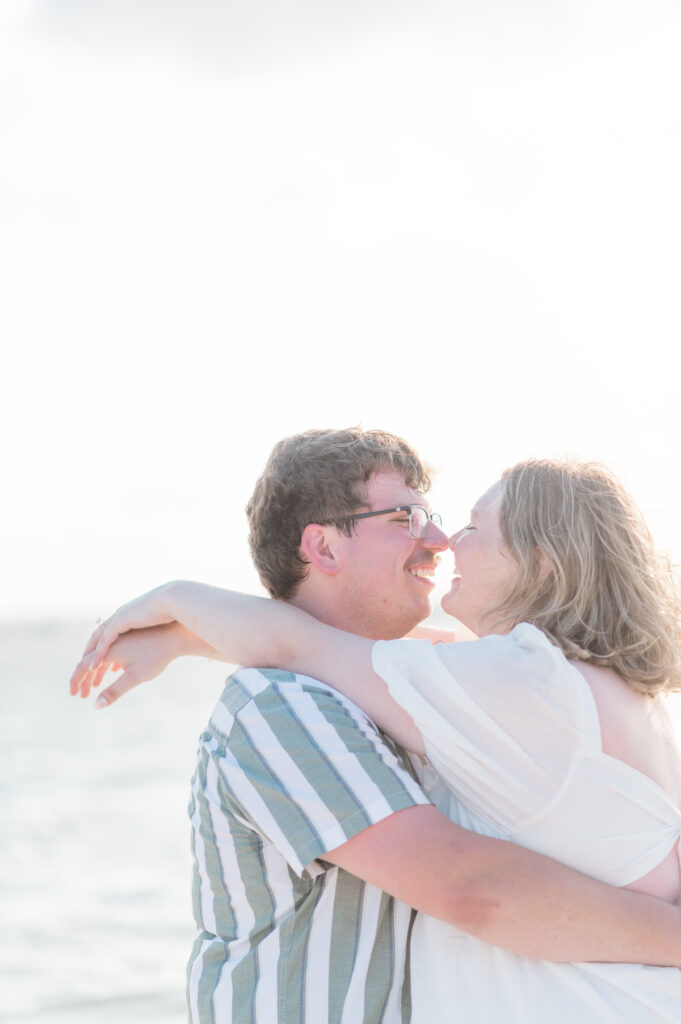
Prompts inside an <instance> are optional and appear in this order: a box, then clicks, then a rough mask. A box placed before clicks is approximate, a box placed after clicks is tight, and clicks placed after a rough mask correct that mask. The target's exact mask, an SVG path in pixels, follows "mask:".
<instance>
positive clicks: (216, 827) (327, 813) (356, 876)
mask: <svg viewBox="0 0 681 1024" xmlns="http://www.w3.org/2000/svg"><path fill="white" fill-rule="evenodd" d="M429 486H430V480H429V475H428V471H427V469H426V468H425V467H424V466H423V464H422V463H421V462H420V460H419V459H418V457H417V455H416V453H415V452H414V451H413V450H412V449H411V448H410V447H409V446H408V445H407V444H406V443H405V442H404V441H402V440H401V439H399V438H396V437H394V436H392V435H389V434H384V433H380V432H369V433H365V432H363V431H360V430H347V431H310V432H308V433H306V434H303V435H299V436H297V437H294V438H289V439H287V440H285V441H282V442H281V443H280V444H279V445H277V446H276V448H275V450H274V452H273V453H272V456H271V457H270V460H269V462H268V464H267V466H266V468H265V471H264V473H263V476H262V477H261V478H260V480H259V481H258V483H257V485H256V489H255V492H254V494H253V497H252V499H251V501H250V502H249V505H248V509H247V513H248V518H249V523H250V528H251V532H250V543H251V550H252V553H253V557H254V560H255V563H256V566H257V568H258V571H259V573H260V576H261V579H262V580H263V582H264V584H265V585H266V587H267V588H268V590H269V592H270V594H271V595H272V597H275V598H278V599H280V600H285V601H289V602H291V603H292V604H295V605H298V606H299V607H301V608H303V609H304V610H306V611H308V612H309V613H311V614H313V615H315V616H316V617H317V618H319V619H321V620H322V621H324V622H327V623H328V624H330V625H334V626H337V627H339V628H342V629H346V630H348V631H351V632H355V633H358V634H362V635H364V636H368V637H372V638H375V639H380V638H383V639H389V638H392V637H396V636H402V635H404V634H405V633H407V632H409V631H410V630H411V629H413V627H414V626H415V625H416V624H417V623H418V622H419V621H421V620H422V619H423V618H424V617H425V616H426V615H427V614H428V611H429V608H430V601H429V595H430V591H431V589H432V580H431V576H432V573H433V569H434V567H435V564H436V561H437V557H438V555H439V553H440V552H441V551H443V550H445V549H446V547H447V538H446V536H445V534H444V533H443V532H442V530H441V529H440V528H439V523H438V517H436V516H434V515H432V514H431V513H430V511H429V509H428V507H427V503H426V498H425V494H426V493H427V491H428V489H429ZM144 634H145V635H144V636H140V637H135V636H134V634H133V635H130V634H128V636H127V637H122V638H121V639H120V640H119V641H117V644H116V645H114V648H112V651H111V653H110V658H111V660H114V661H117V662H119V663H121V664H122V665H124V666H125V665H126V664H132V668H130V669H128V671H127V672H126V673H124V675H123V676H122V677H121V678H120V680H119V681H118V682H117V683H114V684H113V686H112V687H110V688H109V691H105V693H107V694H108V699H109V700H111V699H115V698H116V697H117V696H120V695H121V694H122V693H123V692H125V691H126V690H127V689H129V688H130V687H131V686H133V685H135V684H136V683H137V682H140V681H142V679H143V678H150V677H151V676H152V675H155V674H157V672H158V670H159V665H160V664H161V663H165V662H167V660H169V658H170V657H172V656H176V655H177V654H179V653H210V649H209V648H207V647H206V645H205V644H204V643H203V642H202V641H199V640H198V639H197V638H196V637H195V636H193V635H192V634H191V633H188V632H187V631H186V630H185V629H183V628H182V627H179V626H177V625H171V626H165V627H157V630H156V631H155V630H150V631H149V630H145V631H144ZM126 644H127V645H128V646H127V647H126ZM135 645H137V649H134V648H135ZM145 645H146V647H145ZM149 650H152V655H151V656H150V655H149V654H148V651H149ZM159 651H161V652H162V653H158V652H159ZM140 652H142V653H140ZM145 658H146V659H147V660H146V661H145ZM154 659H156V661H154ZM426 772H427V769H426ZM190 815H191V820H192V832H193V849H194V858H195V869H194V910H195V917H196V921H197V927H198V936H197V939H196V942H195V945H194V950H193V953H192V957H191V961H190V965H189V982H188V995H189V1006H190V1015H191V1019H192V1020H193V1021H195V1022H200V1024H205V1022H208V1021H211V1022H216V1024H220V1022H225V1024H227V1022H230V1021H232V1022H234V1024H241V1022H245V1021H249V1022H250V1021H253V1022H256V1024H274V1022H277V1024H289V1022H293V1021H296V1022H302V1024H325V1022H327V1021H329V1022H330V1021H334V1022H336V1021H347V1022H350V1024H359V1022H364V1024H378V1022H385V1024H398V1022H400V1021H402V1022H405V1021H408V1019H409V975H408V942H409V930H410V925H411V921H412V916H413V915H412V911H411V910H410V907H415V908H416V909H417V910H421V911H424V912H426V913H430V914H433V915H435V916H438V917H441V918H443V919H444V920H448V921H451V923H453V924H455V925H457V926H458V927H460V928H463V929H464V930H467V931H470V932H471V933H473V934H476V935H478V936H479V937H481V938H484V939H485V940H487V941H491V942H494V943H497V944H499V945H503V946H506V947H507V948H509V949H512V950H515V951H516V952H519V953H522V954H524V955H528V956H535V957H541V958H544V959H556V960H597V959H603V960H623V961H634V962H637V961H651V962H659V963H677V962H678V958H679V957H680V956H681V953H680V951H679V946H680V945H681V940H680V939H679V917H678V912H677V911H676V910H675V909H674V908H671V907H667V906H663V905H661V904H659V903H658V902H657V901H652V900H647V899H646V898H645V897H641V896H639V895H637V894H633V893H625V892H619V891H616V890H614V889H609V888H608V887H607V886H603V885H600V884H599V883H596V882H594V881H592V880H591V879H587V878H584V877H582V876H580V875H577V874H576V873H574V872H571V871H569V870H568V869H567V868H564V867H563V866H562V865H558V864H556V863H554V862H552V861H549V860H546V859H545V858H542V857H538V856H537V855H534V854H532V853H530V852H529V851H526V850H521V849H520V848H518V847H515V846H513V845H512V844H510V843H503V842H498V841H495V840H490V839H487V838H485V837H482V836H476V835H473V834H472V833H468V832H465V831H463V830H462V829H460V828H458V827H457V826H455V825H454V824H453V823H452V822H450V821H448V820H447V819H446V818H444V817H443V816H442V815H440V814H439V812H438V811H436V810H435V808H434V807H432V805H429V803H428V801H427V797H426V796H425V794H424V792H423V790H422V789H421V788H420V787H419V786H418V785H417V783H416V782H415V780H414V778H413V776H412V774H411V769H410V765H409V763H408V762H407V760H406V758H405V757H404V756H403V755H402V754H401V752H400V751H398V750H397V749H396V748H395V747H394V745H393V744H392V743H391V742H390V741H389V740H388V739H387V738H386V737H385V736H382V735H380V734H379V733H378V731H377V730H376V729H375V727H374V726H373V725H372V723H371V722H370V721H369V720H368V719H367V718H366V716H365V715H363V714H362V712H360V711H359V710H358V709H357V708H356V707H354V705H352V704H350V702H348V701H346V700H345V699H344V698H342V697H340V696H339V695H338V694H337V693H335V692H334V691H332V690H330V689H328V688H327V687H325V686H324V685H323V684H320V683H317V682H316V681H314V680H309V679H306V678H304V677H295V676H293V675H292V674H291V673H286V672H281V671H278V670H268V669H263V670H241V671H239V672H237V673H236V674H235V675H234V676H233V677H232V678H231V680H229V681H228V683H227V686H226V689H225V691H224V693H223V696H222V698H221V700H220V701H219V703H218V705H217V707H216V709H215V711H214V712H213V715H212V717H211V720H210V723H209V725H208V728H207V730H206V732H205V733H204V734H203V736H202V737H201V744H200V749H199V759H198V766H197V772H196V775H195V778H194V784H193V792H192V801H191V804H190ZM388 893H390V894H391V895H388ZM395 897H397V898H395ZM455 967H456V965H455V964H453V965H452V969H455Z"/></svg>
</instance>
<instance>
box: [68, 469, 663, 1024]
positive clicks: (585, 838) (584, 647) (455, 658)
mask: <svg viewBox="0 0 681 1024" xmlns="http://www.w3.org/2000/svg"><path fill="white" fill-rule="evenodd" d="M451 547H452V549H453V551H454V554H455V559H456V566H457V572H456V575H455V578H454V581H453V583H452V588H451V590H450V591H449V593H448V594H447V595H446V596H445V597H444V598H443V601H442V605H443V608H444V609H445V611H447V612H449V613H450V614H452V615H454V616H455V617H456V618H457V619H459V620H460V621H462V622H463V623H464V625H466V626H467V627H469V628H470V629H471V630H472V631H473V632H475V633H476V634H477V635H478V637H480V639H479V640H478V641H474V642H471V643H465V644H446V645H445V644H438V645H435V646H433V645H431V644H430V643H428V642H427V641H425V640H423V641H422V640H406V641H389V642H386V641H380V642H378V643H376V644H373V643H372V642H371V641H368V640H364V639H362V638H359V637H354V636H351V635H349V634H346V633H342V632H340V631H337V630H334V629H331V628H330V627H328V626H324V625H322V624H320V623H318V622H316V621H315V620H313V619H311V618H309V617H308V616H306V615H305V614H304V613H302V612H300V611H299V610H298V609H296V608H293V607H291V606H288V605H284V604H282V603H280V602H272V601H266V600H264V601H261V600H259V599H257V598H248V597H244V596H242V595H235V594H231V593H229V592H223V591H214V590H212V589H211V588H201V587H200V586H199V585H196V584H175V585H171V586H170V587H169V588H161V589H160V590H159V591H156V592H152V593H151V594H150V595H147V596H146V597H144V598H141V599H138V601H136V602H132V603H131V604H130V605H127V606H125V607H124V608H123V609H121V610H120V611H119V612H117V613H116V615H114V616H113V617H112V619H111V620H110V621H109V622H108V623H107V624H105V625H104V626H103V627H102V628H101V629H100V630H98V631H97V633H96V634H95V636H94V638H93V640H94V642H96V643H97V647H96V649H95V650H94V652H93V654H92V655H90V656H89V660H87V661H86V662H85V664H84V671H85V675H84V677H83V678H84V679H85V681H86V683H85V685H86V686H87V685H89V683H90V682H95V683H97V682H99V681H100V679H101V675H102V673H103V671H104V670H105V668H106V666H107V664H108V663H107V661H106V651H107V650H108V647H109V645H110V644H111V643H112V641H113V640H115V637H116V636H117V635H118V634H119V633H121V632H124V631H125V630H127V629H130V628H136V627H140V626H148V625H154V624H157V623H160V622H168V621H171V620H173V619H177V620H178V621H180V622H181V623H183V624H184V625H185V626H187V627H188V628H189V629H191V630H192V631H193V632H194V633H196V634H198V635H199V636H202V637H203V639H204V640H206V641H208V642H209V643H210V644H211V645H212V646H213V647H214V648H215V649H216V650H217V651H218V652H219V653H220V654H221V655H224V656H226V657H228V658H229V659H230V660H234V661H238V662H240V663H241V664H244V665H277V666H280V667H284V668H289V669H293V670H295V671H299V672H303V673H307V674H310V675H312V676H316V677H318V678H321V679H323V680H324V681H325V682H327V683H330V684H331V685H333V686H335V687H337V688H338V689H339V690H341V691H342V692H344V693H345V694H346V695H347V696H349V697H350V698H352V699H353V700H354V701H355V702H356V703H357V704H359V705H360V706H361V707H362V708H363V709H364V710H365V711H366V712H367V713H368V714H369V715H370V716H371V717H372V718H373V719H374V721H375V722H376V723H377V724H378V725H379V726H381V727H382V728H383V729H384V730H385V731H386V732H388V733H389V734H391V735H393V737H394V738H395V739H397V740H398V741H399V742H400V743H402V745H404V746H406V747H407V748H408V749H409V750H412V751H414V752H416V753H420V754H425V755H427V756H428V758H429V759H430V761H431V762H432V764H433V765H434V767H435V769H436V770H437V772H438V774H439V776H440V778H441V779H442V780H443V781H444V783H445V784H446V787H447V789H448V790H449V793H448V794H445V795H444V796H443V797H442V801H441V803H440V809H441V810H443V811H444V812H445V813H447V814H448V815H449V816H450V817H451V818H453V819H454V820H455V821H457V822H458V823H459V824H461V825H463V826H464V827H466V828H469V829H473V830H474V831H477V832H479V833H483V834H487V835H491V836H496V837H501V838H506V839H510V840H512V841H513V842H515V843H520V844H521V845H525V846H528V847H531V848H533V849H535V850H537V851H538V852H541V853H545V854H548V855H549V856H552V857H554V858H556V859H559V860H562V861H564V862H565V863H567V864H569V865H571V866H572V867H575V868H577V869H579V870H581V871H583V872H586V873H589V874H591V875H593V876H595V877H597V878H600V879H602V880H604V881H608V882H611V883H612V884H615V885H621V886H630V887H632V888H635V889H638V890H640V891H643V892H646V893H649V894H653V895H656V896H658V897H659V898H660V899H664V900H667V901H670V902H675V901H678V900H679V899H680V898H681V862H680V856H679V837H680V836H681V810H680V809H679V807H680V806H681V757H680V755H679V752H678V749H677V748H676V745H675V741H674V736H673V730H672V726H671V722H670V720H669V716H668V713H667V710H666V707H665V705H664V702H663V700H662V694H663V693H664V692H666V691H668V690H671V689H679V688H681V606H680V603H679V597H678V592H677V590H676V588H675V585H674V583H673V580H672V577H671V575H670V573H669V571H668V570H667V569H665V568H664V566H663V565H662V564H661V563H660V562H659V561H658V560H657V558H656V556H655V553H654V551H653V547H652V543H651V541H650V537H649V534H648V531H647V530H646V527H645V525H644V523H643V521H642V519H641V517H640V515H639V513H638V512H637V510H636V508H635V506H634V505H633V503H632V501H631V499H630V498H629V497H628V496H627V495H626V493H625V492H624V491H623V489H622V488H621V486H620V485H619V484H618V483H617V482H616V481H615V480H614V479H613V477H612V476H611V474H610V473H609V472H608V471H606V470H605V469H603V468H602V467H598V466H593V465H583V464H576V463H569V464H568V463H566V464H562V463H553V462H530V463H523V464H520V465H518V466H515V467H514V468H513V469H511V470H508V471H507V472H506V473H505V474H504V475H503V477H502V480H501V482H500V483H499V484H496V485H495V486H494V487H492V488H491V489H490V490H489V491H488V492H487V493H486V494H485V495H483V497H482V498H481V499H480V501H479V502H478V503H477V505H476V506H475V508H474V509H473V513H472V517H471V522H470V524H469V525H468V526H467V527H465V528H464V529H463V530H461V531H459V533H457V534H455V535H454V537H453V538H452V540H451ZM372 666H373V667H372ZM454 957H456V965H457V970H456V971H455V972H454V971H453V970H452V969H451V966H452V963H453V958H454ZM426 965H427V971H426V970H425V966H426ZM412 977H413V985H414V1013H413V1018H412V1019H413V1021H414V1022H415V1024H424V1022H426V1021H429V1022H430V1024H433V1022H437V1021H445V1020H449V1019H450V1008H451V1015H452V1016H456V1018H457V1019H460V1020H464V1021H468V1020H481V1021H487V1020H496V1019H503V1020H504V1021H514V1022H515V1021H518V1022H520V1021H533V1020H536V1021H542V1022H543V1021H545V1020H550V1021H552V1022H553V1021H566V1022H567V1021H573V1020H574V1019H575V1018H576V1017H577V1016H579V1017H580V1018H581V1020H582V1022H584V1021H593V1022H596V1021H608V1020H612V1021H624V1020H626V1021H627V1022H653V1021H657V1022H659V1021H669V1022H671V1021H678V1020H679V1019H680V1017H681V972H680V971H678V970H677V969H674V968H649V967H642V966H640V965H631V964H549V963H544V962H538V961H533V960H526V959H524V958H522V957H518V956H515V955H513V954H510V953H507V952H505V951H504V950H500V949H497V948H495V947H492V946H489V945H487V944H485V943H483V942H480V941H479V940H477V939H474V938H471V937H470V936H468V935H465V934H463V933H461V932H459V931H458V930H457V929H455V928H452V927H450V926H448V925H446V924H444V923H442V922H439V921H435V920H432V919H429V918H426V917H422V918H420V919H419V921H418V922H417V925H416V928H415V930H414V934H413V949H412ZM426 977H427V981H428V983H427V985H426V984H425V981H426Z"/></svg>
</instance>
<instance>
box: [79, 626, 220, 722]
mask: <svg viewBox="0 0 681 1024" xmlns="http://www.w3.org/2000/svg"><path fill="white" fill-rule="evenodd" d="M126 607H127V606H126ZM101 629H102V627H100V630H101ZM98 632H99V631H98V630H96V631H95V633H94V634H93V637H94V636H96V635H97V633H98ZM92 651H93V647H92V637H91V638H90V641H89V642H88V645H87V646H86V648H85V653H84V654H83V657H82V659H81V660H80V662H79V663H78V665H77V666H76V668H75V671H74V673H73V675H72V676H71V695H72V696H76V694H78V693H80V695H81V697H88V696H89V695H90V692H91V690H92V689H93V688H95V687H97V686H99V685H100V683H101V682H102V680H103V679H104V677H105V676H106V674H107V672H109V671H112V672H118V671H120V670H121V669H122V670H123V671H122V674H121V675H120V676H118V678H117V679H115V680H114V682H113V683H111V685H110V686H108V687H107V688H106V689H105V690H103V691H102V693H101V694H100V696H99V698H98V700H97V702H96V704H95V707H96V708H102V707H107V706H108V705H109V704H113V703H114V702H115V701H117V700H118V698H119V697H122V696H123V695H124V694H125V693H128V691H129V690H132V689H133V688H134V687H135V686H139V684H140V683H145V682H147V681H148V680H149V679H155V678H156V676H158V675H160V674H161V672H163V671H164V669H165V668H167V666H168V665H169V664H170V662H171V661H174V659H175V658H179V657H182V656H183V655H188V654H194V655H196V654H199V655H205V656H207V657H213V656H214V654H215V652H214V651H213V649H212V648H211V647H209V645H208V644H205V643H204V642H203V641H202V640H200V639H199V638H198V637H196V636H194V634H193V633H190V632H189V630H187V629H185V628H184V626H181V625H180V624H179V623H177V622H173V623H170V624H168V625H160V626H152V627H150V628H146V629H129V628H128V629H127V630H126V632H124V633H122V635H121V636H119V637H118V638H117V639H116V640H114V642H113V643H112V644H111V646H108V645H107V648H106V653H105V654H104V655H103V657H101V658H98V659H97V661H96V662H93V658H92Z"/></svg>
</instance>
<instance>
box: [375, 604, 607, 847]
mask: <svg viewBox="0 0 681 1024" xmlns="http://www.w3.org/2000/svg"><path fill="white" fill-rule="evenodd" d="M373 665H374V669H375V671H376V672H377V673H378V675H380V676H381V677H382V678H383V679H384V680H385V682H386V684H387V686H388V688H389V690H390V693H391V695H392V696H393V697H394V698H395V700H396V701H397V702H398V703H399V704H401V705H402V707H404V708H405V710H406V711H408V712H409V714H410V715H411V717H412V718H413V720H414V722H415V724H416V726H417V728H418V729H419V730H420V732H421V734H422V736H423V740H424V745H425V749H426V753H427V754H428V757H429V759H430V761H431V762H432V764H433V766H434V767H435V769H436V770H437V772H438V774H439V775H440V776H441V778H442V779H443V780H444V782H445V783H446V784H447V786H448V787H449V788H450V789H451V790H452V792H453V793H454V794H455V795H456V796H457V798H458V799H459V800H460V801H461V802H462V803H463V804H464V805H466V806H467V807H468V808H469V809H471V810H473V811H474V812H476V813H477V814H478V815H480V816H481V817H482V818H483V819H484V820H486V821H487V822H488V823H489V824H491V825H492V826H493V827H494V828H495V829H501V831H502V832H507V833H509V834H510V833H512V832H513V831H515V830H517V829H518V828H519V827H520V826H521V825H522V824H524V823H526V822H527V821H528V820H530V819H531V818H532V817H533V816H534V815H536V814H539V813H541V812H542V810H544V809H545V808H546V807H547V805H548V804H549V803H550V801H551V800H553V799H555V797H556V796H557V795H558V793H559V792H560V791H561V788H562V787H563V786H564V785H565V783H566V779H567V778H568V775H569V772H570V770H571V766H572V765H573V763H574V760H575V757H576V754H577V753H578V751H579V750H580V749H581V746H582V744H584V743H585V742H597V737H595V736H591V735H590V729H591V722H590V720H589V718H588V715H587V711H586V708H585V706H584V695H583V687H581V686H579V685H577V682H576V680H575V676H574V673H575V672H576V671H577V670H576V669H575V668H574V667H572V666H571V665H570V664H569V663H568V662H567V660H566V659H565V657H564V655H563V653H562V652H561V651H560V650H559V649H558V648H557V647H555V646H554V645H553V644H551V643H550V641H549V640H548V639H547V638H546V636H544V634H543V633H541V632H540V631H539V630H538V629H536V628H535V627H534V626H530V625H528V624H527V623H523V624H521V625H520V626H517V627H516V628H515V629H514V630H513V631H512V632H511V633H510V634H508V635H507V636H488V637H484V638H482V639H481V640H475V641H471V642H463V643H453V644H436V645H432V644H430V643H429V642H428V641H425V640H395V641H392V640H391V641H379V642H378V643H376V644H375V645H374V649H373Z"/></svg>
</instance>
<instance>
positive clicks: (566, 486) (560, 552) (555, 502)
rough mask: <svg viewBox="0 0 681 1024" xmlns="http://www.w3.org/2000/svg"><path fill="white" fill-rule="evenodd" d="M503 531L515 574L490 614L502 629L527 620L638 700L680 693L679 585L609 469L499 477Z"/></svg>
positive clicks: (552, 469)
mask: <svg viewBox="0 0 681 1024" xmlns="http://www.w3.org/2000/svg"><path fill="white" fill-rule="evenodd" d="M499 523H500V527H501V533H502V536H503V538H504V542H505V544H506V546H507V548H508V550H509V552H510V554H511V556H512V558H513V559H514V561H515V562H516V563H517V566H518V575H517V579H516V581H515V583H514V585H513V587H512V590H511V592H510V593H509V594H508V596H507V598H506V600H505V601H504V603H503V604H502V605H501V606H500V607H498V608H495V609H494V611H493V612H492V613H490V614H492V615H493V616H494V619H495V622H496V623H497V624H501V623H503V624H504V625H506V626H510V625H514V624H515V623H518V622H530V623H532V624H533V625H535V626H537V628H538V629H541V630H542V632H543V633H545V634H546V635H547V636H548V637H549V639H550V640H552V641H553V643H555V644H556V645H557V646H558V647H560V649H561V650H562V651H563V653H564V654H565V656H566V657H568V658H573V659H576V660H579V661H585V662H589V663H591V664H593V665H602V666H609V667H611V668H613V669H614V670H615V671H616V672H618V673H619V675H620V676H621V677H622V678H623V679H624V680H625V681H626V682H627V683H628V684H629V686H631V687H632V689H634V690H636V691H637V692H639V693H644V694H647V695H650V696H653V695H655V694H656V693H659V692H660V691H663V690H679V689H681V593H680V590H679V584H678V580H677V579H676V578H675V576H674V574H673V572H672V569H671V566H670V564H669V561H668V560H667V559H664V558H662V557H660V556H659V555H658V554H657V553H656V551H655V548H654V545H653V540H652V537H651V535H650V533H649V531H648V528H647V526H646V524H645V522H644V520H643V517H642V516H641V513H640V512H639V510H638V508H637V507H636V505H635V504H634V502H633V500H632V499H631V497H630V496H629V495H628V494H627V492H626V491H625V489H624V488H623V486H622V485H621V483H620V482H619V481H618V480H617V479H616V478H615V477H614V476H613V474H612V473H611V472H610V470H608V469H607V468H606V467H605V466H602V465H599V464H597V463H581V462H575V461H565V462H556V461H550V460H531V461H528V462H521V463H519V464H518V465H517V466H513V467H512V468H511V469H508V470H506V472H505V473H504V474H503V476H502V478H501V496H500V505H499ZM540 552H543V555H544V558H545V560H546V561H548V564H549V565H550V568H551V571H550V572H549V573H548V574H547V573H546V561H544V559H542V558H541V556H540Z"/></svg>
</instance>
